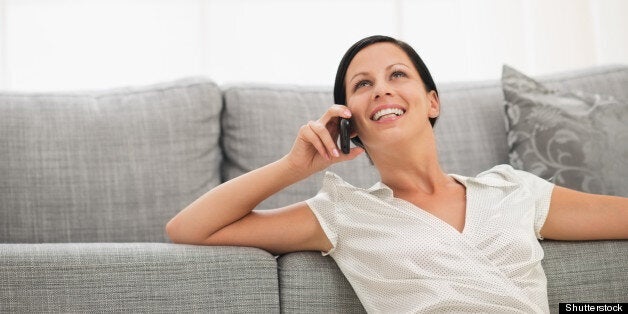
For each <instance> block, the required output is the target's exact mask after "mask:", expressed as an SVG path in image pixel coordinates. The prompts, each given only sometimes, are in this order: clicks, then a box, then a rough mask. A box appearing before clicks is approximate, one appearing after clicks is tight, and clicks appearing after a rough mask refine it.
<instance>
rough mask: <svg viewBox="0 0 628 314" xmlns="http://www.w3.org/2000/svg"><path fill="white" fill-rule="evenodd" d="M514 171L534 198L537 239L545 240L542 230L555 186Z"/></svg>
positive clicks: (524, 172) (522, 172) (528, 174)
mask: <svg viewBox="0 0 628 314" xmlns="http://www.w3.org/2000/svg"><path fill="white" fill-rule="evenodd" d="M514 171H515V173H516V174H517V176H518V177H519V178H520V179H521V181H522V183H523V184H524V185H525V187H526V188H527V189H528V190H529V191H530V193H531V195H532V197H533V198H534V205H535V211H534V233H535V235H536V237H537V239H539V240H543V236H542V235H541V228H543V225H544V224H545V219H546V218H547V214H548V212H549V207H550V201H551V199H552V191H553V190H554V184H553V183H551V182H549V181H547V180H545V179H542V178H540V177H538V176H536V175H534V174H532V173H529V172H526V171H523V170H514Z"/></svg>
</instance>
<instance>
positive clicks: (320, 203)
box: [305, 172, 341, 255]
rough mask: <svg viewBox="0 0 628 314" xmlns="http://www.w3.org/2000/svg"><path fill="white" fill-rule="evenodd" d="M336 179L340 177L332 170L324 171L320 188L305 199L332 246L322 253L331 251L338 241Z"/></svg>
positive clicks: (325, 253)
mask: <svg viewBox="0 0 628 314" xmlns="http://www.w3.org/2000/svg"><path fill="white" fill-rule="evenodd" d="M337 180H341V179H340V178H339V177H338V176H337V175H335V174H334V173H332V172H326V173H325V176H324V177H323V187H322V188H321V190H320V191H319V192H318V194H316V196H314V197H312V198H310V199H308V200H306V201H305V202H306V204H307V205H308V206H309V207H310V210H312V212H313V213H314V216H316V219H318V223H319V224H320V225H321V228H322V229H323V231H324V232H325V235H326V236H327V238H328V239H329V242H331V244H332V246H333V247H332V248H331V250H329V251H328V252H323V255H328V254H330V253H332V252H333V251H334V249H335V248H336V243H337V242H338V232H337V227H338V225H337V214H338V213H337V210H336V206H337V204H338V185H337Z"/></svg>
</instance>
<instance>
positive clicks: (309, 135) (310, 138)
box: [301, 121, 331, 160]
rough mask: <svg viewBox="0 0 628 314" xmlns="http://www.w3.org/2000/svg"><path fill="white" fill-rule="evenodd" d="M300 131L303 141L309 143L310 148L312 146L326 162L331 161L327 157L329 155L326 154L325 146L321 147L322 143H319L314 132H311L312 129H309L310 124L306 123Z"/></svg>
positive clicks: (319, 140)
mask: <svg viewBox="0 0 628 314" xmlns="http://www.w3.org/2000/svg"><path fill="white" fill-rule="evenodd" d="M310 122H312V121H310ZM301 129H302V132H303V137H304V138H305V140H306V141H307V142H309V143H310V144H311V145H312V146H314V149H316V151H317V152H318V153H319V154H320V155H321V156H323V158H325V159H327V160H331V157H329V154H328V153H327V150H326V149H325V145H323V142H322V141H321V139H320V138H319V137H318V135H317V134H316V133H315V132H314V130H312V128H311V127H310V124H309V123H308V124H306V125H304V126H302V127H301Z"/></svg>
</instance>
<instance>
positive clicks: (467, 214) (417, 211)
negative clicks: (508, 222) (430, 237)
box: [382, 174, 474, 237]
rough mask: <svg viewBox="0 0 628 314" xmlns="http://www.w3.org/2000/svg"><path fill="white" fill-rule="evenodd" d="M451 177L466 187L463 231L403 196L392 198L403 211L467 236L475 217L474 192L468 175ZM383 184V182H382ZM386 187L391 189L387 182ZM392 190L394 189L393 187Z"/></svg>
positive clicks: (460, 235) (459, 234)
mask: <svg viewBox="0 0 628 314" xmlns="http://www.w3.org/2000/svg"><path fill="white" fill-rule="evenodd" d="M449 176H450V177H451V178H453V179H454V180H456V181H457V182H458V183H460V184H462V185H463V186H464V188H465V204H464V206H465V208H464V225H463V227H462V231H458V229H456V228H455V227H454V226H452V225H451V224H449V223H448V222H446V221H445V220H443V219H441V218H439V217H437V216H436V215H434V214H432V213H430V212H428V211H426V210H424V209H423V208H421V207H419V206H416V205H414V204H413V203H411V202H409V201H406V200H404V199H402V198H398V197H395V196H394V193H393V196H392V199H393V201H394V202H396V203H397V204H399V205H400V206H401V207H404V208H403V211H404V212H406V213H408V214H410V215H413V216H415V217H417V218H420V219H427V220H428V221H429V222H431V225H432V226H434V227H436V226H438V228H439V229H442V230H447V231H448V232H452V233H454V234H456V235H457V236H459V237H464V236H467V235H468V234H469V233H470V232H471V229H472V228H471V226H472V223H471V220H472V219H473V214H474V213H473V210H472V207H471V206H470V204H471V201H472V197H470V196H471V195H472V194H471V193H470V192H471V191H470V187H469V185H468V184H467V179H468V178H467V177H465V176H461V175H456V174H450V175H449ZM382 184H383V183H382ZM383 185H384V186H385V187H386V188H388V189H390V187H388V186H386V185H385V184H383ZM391 191H392V189H391Z"/></svg>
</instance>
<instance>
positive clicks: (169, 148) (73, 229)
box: [0, 78, 222, 243]
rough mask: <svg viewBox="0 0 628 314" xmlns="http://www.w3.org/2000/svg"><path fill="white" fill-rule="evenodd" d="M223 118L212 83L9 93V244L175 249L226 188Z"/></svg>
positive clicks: (1, 217) (5, 97) (0, 98)
mask: <svg viewBox="0 0 628 314" xmlns="http://www.w3.org/2000/svg"><path fill="white" fill-rule="evenodd" d="M221 109H222V101H221V93H220V90H219V89H218V87H217V86H216V84H214V83H213V82H211V81H208V80H206V79H202V78H190V79H185V80H179V81H176V82H169V83H162V84H157V85H152V86H146V87H137V88H119V89H112V90H106V91H95V92H87V91H86V92H72V93H46V94H44V93H14V92H3V93H0V117H2V118H1V120H0V121H1V122H0V160H2V162H1V163H0V174H1V175H0V243H1V242H4V243H9V242H17V243H23V242H27V243H28V242H132V241H135V242H149V241H150V242H163V241H166V240H167V237H166V236H165V234H164V226H165V224H166V222H167V221H168V219H170V218H171V217H172V216H174V215H175V214H176V213H177V212H178V211H179V210H181V208H182V207H184V206H186V205H187V204H189V203H191V202H192V201H193V200H194V199H195V198H197V197H198V196H200V195H201V194H202V193H204V192H205V191H207V190H208V189H210V188H211V187H213V186H215V185H217V184H219V183H220V171H219V166H220V161H221V150H220V146H219V145H218V140H219V134H220V122H219V117H220V112H221Z"/></svg>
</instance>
